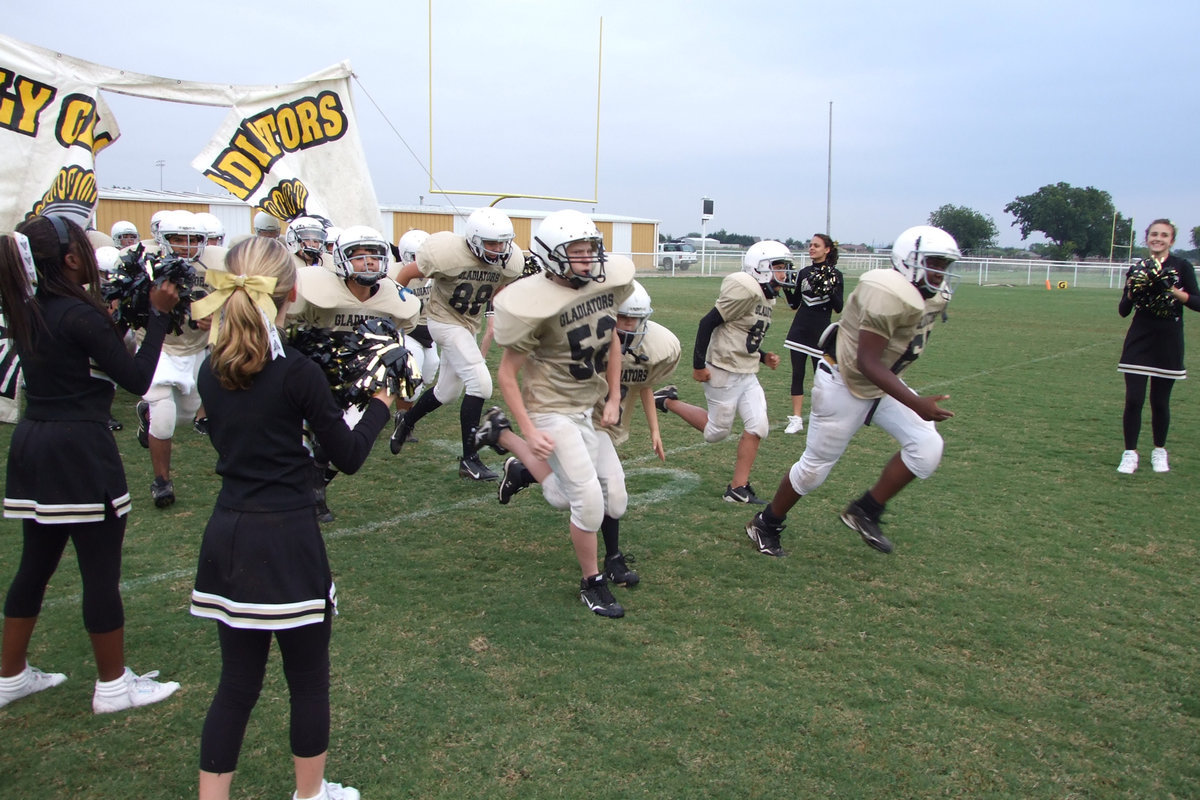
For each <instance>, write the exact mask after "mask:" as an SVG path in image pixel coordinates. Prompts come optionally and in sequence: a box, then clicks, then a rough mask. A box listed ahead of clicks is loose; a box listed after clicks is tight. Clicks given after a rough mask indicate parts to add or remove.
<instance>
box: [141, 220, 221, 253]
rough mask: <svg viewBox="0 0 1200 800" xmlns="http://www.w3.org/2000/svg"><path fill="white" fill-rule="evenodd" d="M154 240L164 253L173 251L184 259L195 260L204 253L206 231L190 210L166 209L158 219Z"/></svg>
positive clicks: (206, 238) (206, 240) (206, 239)
mask: <svg viewBox="0 0 1200 800" xmlns="http://www.w3.org/2000/svg"><path fill="white" fill-rule="evenodd" d="M154 241H155V242H156V243H157V244H158V247H159V251H160V252H161V253H162V254H163V255H164V256H167V255H170V254H172V253H174V254H175V255H177V256H179V257H180V258H182V259H184V260H185V261H196V260H198V259H199V258H200V256H202V255H204V246H205V245H206V244H207V243H208V231H207V230H206V229H205V228H204V226H203V225H201V224H200V221H199V220H198V219H196V215H195V214H193V213H192V212H190V211H168V212H167V213H166V214H164V215H163V216H162V218H161V219H159V221H158V232H157V233H156V234H154Z"/></svg>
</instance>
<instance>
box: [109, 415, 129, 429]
mask: <svg viewBox="0 0 1200 800" xmlns="http://www.w3.org/2000/svg"><path fill="white" fill-rule="evenodd" d="M124 427H125V426H124V425H122V424H121V420H119V419H117V418H116V417H113V416H110V417H109V418H108V429H109V430H110V431H119V430H122V429H124Z"/></svg>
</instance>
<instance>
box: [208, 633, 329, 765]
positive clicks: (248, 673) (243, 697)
mask: <svg viewBox="0 0 1200 800" xmlns="http://www.w3.org/2000/svg"><path fill="white" fill-rule="evenodd" d="M331 619H332V613H331V612H330V611H326V614H325V621H324V622H321V623H317V624H315V625H304V626H302V627H299V628H288V629H287V630H281V631H263V630H246V629H243V628H234V627H231V626H229V625H226V624H225V623H223V622H218V623H217V634H218V638H219V639H220V641H221V681H220V683H219V684H218V685H217V693H216V695H215V696H214V697H213V701H212V705H210V706H209V707H208V716H207V717H205V719H204V730H203V732H202V733H201V735H200V769H202V770H204V771H205V772H218V773H220V772H233V771H234V770H235V769H237V762H238V754H239V753H240V752H241V750H242V739H243V738H244V737H245V735H246V725H247V723H249V721H250V712H251V711H252V710H254V705H255V703H257V702H258V696H259V693H260V692H262V685H263V676H265V675H266V672H267V656H268V655H269V654H270V651H271V637H272V636H274V637H275V639H276V641H278V642H279V653H280V655H281V656H282V657H283V674H284V677H285V678H287V684H288V694H289V695H290V698H291V709H292V715H291V734H290V741H291V747H292V755H294V756H296V757H298V758H312V757H313V756H319V755H321V753H324V752H325V751H326V750H328V749H329V631H330V620H331Z"/></svg>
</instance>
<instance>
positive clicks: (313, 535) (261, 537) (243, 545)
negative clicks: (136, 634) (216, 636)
mask: <svg viewBox="0 0 1200 800" xmlns="http://www.w3.org/2000/svg"><path fill="white" fill-rule="evenodd" d="M284 354H285V355H284V357H282V358H276V359H273V360H271V361H269V362H267V364H266V366H264V367H263V369H262V371H261V372H259V373H258V374H257V375H256V376H254V380H253V383H252V384H251V385H250V387H249V388H248V389H244V390H240V391H230V390H228V389H225V388H222V386H221V385H220V383H218V381H217V378H216V375H214V374H213V372H212V369H211V367H210V366H209V361H208V360H207V359H206V360H205V362H204V364H202V365H201V367H200V376H199V379H198V381H197V383H198V385H199V387H200V396H201V398H202V399H203V401H204V409H205V411H206V412H207V413H208V421H209V438H210V439H211V440H212V444H213V447H214V448H216V451H217V467H216V470H217V473H218V474H219V475H220V476H221V479H222V481H221V491H220V493H219V494H218V495H217V501H216V507H215V508H214V509H213V514H212V517H211V518H210V519H209V522H208V526H207V527H206V528H205V530H204V539H203V541H202V543H201V545H200V561H199V566H198V567H197V569H196V583H195V588H194V589H193V591H192V602H191V613H192V614H193V615H195V616H197V617H206V618H209V619H215V620H218V621H219V622H223V623H225V624H226V625H229V626H231V627H234V628H246V629H259V630H267V631H277V630H284V629H288V628H297V627H300V626H303V625H311V624H315V623H320V622H323V621H324V620H325V619H326V614H327V613H328V612H330V611H332V610H333V609H334V608H335V606H336V593H335V588H334V585H333V578H332V575H331V573H330V569H329V560H328V557H327V556H326V554H325V543H324V540H323V539H322V538H321V530H320V527H319V525H318V524H317V516H316V508H315V506H314V505H313V494H312V484H311V481H310V476H311V475H312V464H313V462H312V456H310V455H309V452H308V451H307V450H306V449H305V448H304V445H303V441H302V436H301V431H302V428H303V425H304V422H305V421H306V420H307V422H308V423H309V425H310V426H311V427H312V430H313V432H314V433H315V434H316V436H317V437H318V438H319V440H320V441H321V444H322V446H323V447H324V449H325V453H326V454H327V455H328V457H329V460H330V461H331V462H332V463H333V464H334V466H336V467H337V468H338V469H340V470H341V471H342V472H345V473H347V474H349V473H353V472H355V471H357V470H358V468H359V467H361V466H362V464H363V462H364V461H366V459H367V455H368V454H369V453H370V452H371V445H372V444H373V443H374V442H375V439H376V437H377V436H378V435H379V432H380V431H381V430H382V429H383V426H384V425H385V424H387V422H388V421H389V420H390V418H391V415H390V414H389V413H388V409H387V406H386V405H384V404H383V403H382V402H380V401H378V400H372V401H371V402H370V404H369V405H368V406H367V409H366V412H365V413H364V414H363V417H362V419H361V420H360V421H359V422H358V424H357V425H355V427H354V429H353V430H351V429H350V428H348V427H347V426H346V423H345V422H343V421H342V409H341V408H339V407H338V406H337V404H336V403H335V402H334V400H333V395H332V393H331V392H330V391H329V382H328V381H327V380H326V378H325V375H324V373H322V371H321V368H320V367H318V366H317V365H316V364H315V363H314V362H313V361H311V360H309V359H308V358H306V357H305V356H304V355H303V354H302V353H300V351H298V350H296V349H295V348H293V347H291V346H286V345H285V347H284Z"/></svg>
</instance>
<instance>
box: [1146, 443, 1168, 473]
mask: <svg viewBox="0 0 1200 800" xmlns="http://www.w3.org/2000/svg"><path fill="white" fill-rule="evenodd" d="M1150 466H1151V467H1152V468H1153V469H1154V471H1155V472H1170V471H1171V467H1170V465H1169V464H1167V448H1165V447H1156V448H1154V449H1153V450H1151V451H1150Z"/></svg>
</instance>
